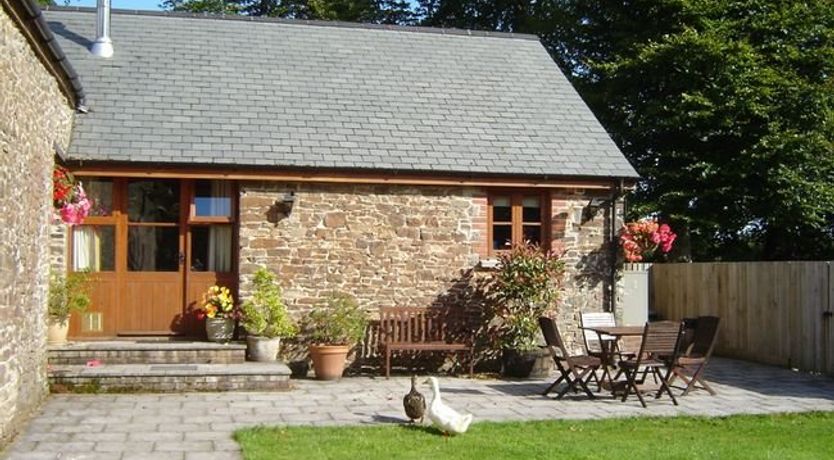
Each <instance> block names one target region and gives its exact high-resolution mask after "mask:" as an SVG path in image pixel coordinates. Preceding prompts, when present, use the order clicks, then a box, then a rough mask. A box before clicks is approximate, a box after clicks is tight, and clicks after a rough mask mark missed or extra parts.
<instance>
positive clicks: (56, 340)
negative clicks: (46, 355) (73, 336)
mask: <svg viewBox="0 0 834 460" xmlns="http://www.w3.org/2000/svg"><path fill="white" fill-rule="evenodd" d="M69 320H70V319H69V317H66V318H52V317H50V318H49V319H48V320H47V323H46V324H47V327H46V344H47V345H63V344H65V343H67V334H68V333H69Z"/></svg>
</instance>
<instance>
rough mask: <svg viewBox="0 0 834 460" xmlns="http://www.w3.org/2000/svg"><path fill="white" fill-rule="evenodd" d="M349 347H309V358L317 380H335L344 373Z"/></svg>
mask: <svg viewBox="0 0 834 460" xmlns="http://www.w3.org/2000/svg"><path fill="white" fill-rule="evenodd" d="M348 352H350V347H349V346H347V345H310V358H312V359H313V370H314V371H315V372H316V378H317V379H318V380H335V379H339V378H341V377H342V373H344V371H345V361H346V360H347V355H348Z"/></svg>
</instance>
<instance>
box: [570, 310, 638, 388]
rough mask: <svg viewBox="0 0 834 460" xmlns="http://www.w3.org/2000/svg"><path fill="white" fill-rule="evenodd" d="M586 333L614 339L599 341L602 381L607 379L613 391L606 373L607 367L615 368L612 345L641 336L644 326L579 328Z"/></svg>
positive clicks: (611, 383) (612, 384)
mask: <svg viewBox="0 0 834 460" xmlns="http://www.w3.org/2000/svg"><path fill="white" fill-rule="evenodd" d="M580 329H584V330H587V331H593V332H596V333H597V334H599V335H600V337H602V335H603V334H605V335H609V336H612V337H614V340H600V341H599V345H600V351H601V352H602V357H601V358H602V359H601V360H602V363H603V376H602V378H603V381H604V380H605V379H606V378H607V379H608V383H609V385H610V388H611V391H612V392H613V391H614V389H615V385H614V380H613V379H612V378H611V374H610V373H609V372H608V367H614V368H616V367H617V364H616V363H615V362H614V344H616V343H617V342H619V341H620V339H621V338H623V337H639V336H642V335H643V331H644V330H645V326H588V327H580Z"/></svg>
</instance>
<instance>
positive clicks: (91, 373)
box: [49, 362, 290, 393]
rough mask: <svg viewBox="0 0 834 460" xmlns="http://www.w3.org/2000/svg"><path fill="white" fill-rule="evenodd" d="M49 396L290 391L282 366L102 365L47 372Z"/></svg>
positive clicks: (53, 368) (56, 368)
mask: <svg viewBox="0 0 834 460" xmlns="http://www.w3.org/2000/svg"><path fill="white" fill-rule="evenodd" d="M49 383H50V385H51V387H52V391H53V392H84V393H97V392H103V393H106V392H128V391H135V392H181V391H264V390H287V389H289V388H290V369H289V368H288V367H287V366H286V365H284V364H283V363H251V362H250V363H242V364H103V365H100V366H95V367H88V366H82V365H55V366H50V368H49Z"/></svg>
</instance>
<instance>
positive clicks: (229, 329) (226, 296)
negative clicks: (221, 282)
mask: <svg viewBox="0 0 834 460" xmlns="http://www.w3.org/2000/svg"><path fill="white" fill-rule="evenodd" d="M238 316H239V312H238V309H237V308H235V300H234V297H232V293H231V291H229V288H227V287H223V286H217V285H214V286H211V287H209V288H208V290H207V291H206V292H205V294H203V305H202V307H201V308H200V309H199V310H197V319H205V320H206V337H207V338H208V340H209V341H210V342H228V341H230V340H232V337H234V334H235V320H237V319H238Z"/></svg>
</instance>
